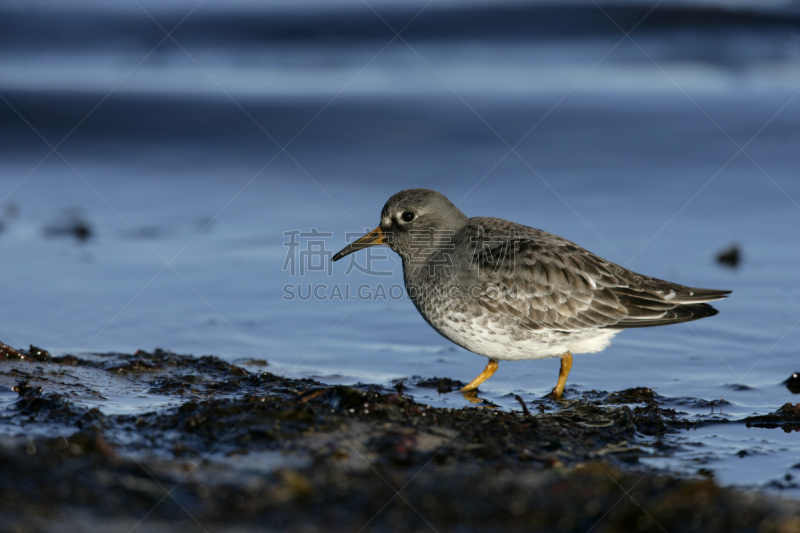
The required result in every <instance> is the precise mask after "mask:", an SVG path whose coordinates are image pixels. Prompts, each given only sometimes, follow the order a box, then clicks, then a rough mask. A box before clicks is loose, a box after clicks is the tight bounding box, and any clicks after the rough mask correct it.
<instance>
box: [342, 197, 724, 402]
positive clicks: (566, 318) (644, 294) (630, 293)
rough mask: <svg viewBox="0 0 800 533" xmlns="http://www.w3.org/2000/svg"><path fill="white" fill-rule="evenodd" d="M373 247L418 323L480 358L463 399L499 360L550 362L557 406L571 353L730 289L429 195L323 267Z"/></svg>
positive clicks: (687, 317) (405, 200)
mask: <svg viewBox="0 0 800 533" xmlns="http://www.w3.org/2000/svg"><path fill="white" fill-rule="evenodd" d="M375 245H386V246H388V247H389V248H390V249H392V250H393V251H394V252H396V253H397V254H398V255H399V256H400V258H401V259H402V265H403V279H404V282H405V286H406V293H407V294H408V296H409V298H410V299H411V301H412V302H413V303H414V305H415V307H416V308H417V310H418V311H419V313H420V314H421V315H422V317H423V318H424V319H425V321H426V322H427V323H428V324H429V325H430V326H431V327H432V328H433V329H435V330H436V331H437V332H438V333H440V334H441V335H442V336H444V337H445V338H447V339H449V340H450V341H452V342H454V343H455V344H457V345H459V346H461V347H462V348H465V349H466V350H469V351H471V352H473V353H476V354H478V355H483V356H485V357H487V358H488V359H489V361H488V363H487V365H486V368H485V369H484V370H483V372H481V373H480V374H479V375H478V376H477V377H476V378H475V379H473V380H472V381H471V382H469V383H468V384H467V385H465V386H464V387H463V388H462V389H461V392H464V393H466V392H468V391H473V390H474V389H476V388H477V387H478V386H479V385H480V384H481V383H483V382H484V381H486V380H487V379H489V378H490V377H491V376H492V375H493V374H494V373H495V371H496V370H497V368H498V364H499V361H515V360H529V359H543V358H551V357H560V358H561V368H560V371H559V375H558V381H557V382H556V385H555V387H554V388H553V390H552V391H551V392H550V393H549V394H548V396H550V397H552V398H554V399H561V398H562V395H563V393H564V387H565V385H566V382H567V376H568V375H569V372H570V370H571V368H572V355H573V354H581V353H594V352H599V351H601V350H604V349H605V348H607V347H608V346H609V344H610V343H611V339H612V338H613V337H614V336H615V335H616V334H617V333H619V332H620V331H621V330H623V329H628V328H643V327H651V326H664V325H668V324H678V323H681V322H690V321H692V320H699V319H701V318H706V317H710V316H714V315H716V314H717V313H718V312H719V311H717V310H716V309H715V308H713V307H712V306H710V305H708V302H713V301H717V300H722V299H723V298H726V297H727V296H728V295H729V294H730V293H731V292H732V291H727V290H714V289H699V288H692V287H686V286H683V285H678V284H676V283H671V282H669V281H664V280H661V279H656V278H652V277H649V276H645V275H642V274H637V273H636V272H633V271H632V270H629V269H627V268H625V267H622V266H620V265H617V264H615V263H612V262H611V261H608V260H606V259H603V258H601V257H599V256H598V255H595V254H594V253H592V252H590V251H588V250H586V249H584V248H582V247H580V246H578V245H577V244H575V243H573V242H570V241H568V240H567V239H564V238H562V237H559V236H558V235H554V234H552V233H548V232H546V231H543V230H540V229H535V228H532V227H528V226H524V225H522V224H516V223H514V222H509V221H507V220H503V219H500V218H492V217H474V218H468V217H467V216H466V215H465V214H464V213H462V212H461V211H460V210H459V209H458V208H457V207H456V206H455V205H454V204H453V203H452V202H450V200H448V199H447V198H446V197H445V196H444V195H442V194H441V193H439V192H436V191H433V190H430V189H408V190H404V191H400V192H398V193H397V194H395V195H393V196H392V197H391V198H389V200H388V201H387V202H386V204H385V205H384V206H383V210H382V211H381V218H380V225H379V226H378V227H377V228H375V229H374V230H372V231H371V232H369V233H367V234H366V235H364V236H363V237H361V238H359V239H357V240H356V241H354V242H352V243H350V244H348V245H347V246H346V247H345V248H343V249H342V250H341V251H340V252H338V253H337V254H335V255H334V256H333V257H332V260H333V261H338V260H339V259H342V258H343V257H345V256H347V255H349V254H351V253H353V252H356V251H358V250H362V249H364V248H367V247H370V246H375ZM473 394H474V393H473Z"/></svg>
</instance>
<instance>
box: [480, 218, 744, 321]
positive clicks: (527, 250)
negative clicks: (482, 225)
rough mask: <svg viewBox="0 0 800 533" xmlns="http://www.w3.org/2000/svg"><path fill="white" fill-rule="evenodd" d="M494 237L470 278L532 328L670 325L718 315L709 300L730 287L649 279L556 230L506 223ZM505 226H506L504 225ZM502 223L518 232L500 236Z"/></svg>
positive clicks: (485, 242) (491, 305)
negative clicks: (562, 236) (546, 230)
mask: <svg viewBox="0 0 800 533" xmlns="http://www.w3.org/2000/svg"><path fill="white" fill-rule="evenodd" d="M472 220H473V221H481V222H483V221H486V224H487V225H488V226H493V227H492V228H491V229H492V232H491V236H490V237H485V236H484V233H483V231H481V232H480V233H477V234H476V235H477V236H478V237H477V238H476V237H475V236H473V237H472V238H471V239H470V241H471V242H474V243H475V246H474V247H473V249H472V258H471V260H472V262H471V263H470V264H472V265H474V266H475V268H474V269H472V270H471V271H470V273H469V274H468V276H467V281H468V282H469V283H470V284H471V286H474V284H475V283H478V284H480V286H481V291H480V294H479V303H480V305H481V306H482V307H483V308H484V309H485V310H486V311H487V312H489V313H491V314H495V313H500V314H502V315H503V316H513V317H515V319H516V320H517V321H518V323H519V324H520V325H521V326H523V327H525V328H526V329H530V330H538V329H555V330H564V331H569V330H580V329H587V328H613V329H625V328H634V327H651V326H662V325H666V324H676V323H680V322H688V321H691V320H698V319H700V318H705V317H708V316H713V315H715V314H717V312H718V311H717V310H716V309H714V308H713V307H711V306H710V305H708V304H707V303H706V302H712V301H716V300H721V299H723V298H725V297H727V296H728V294H730V291H720V290H713V289H698V288H692V287H685V286H683V285H678V284H676V283H671V282H668V281H664V280H660V279H657V278H652V277H648V276H643V275H641V274H637V273H636V272H633V271H631V270H628V269H626V268H624V267H622V266H619V265H617V264H614V263H612V262H610V261H606V260H605V259H603V258H601V257H599V256H597V255H595V254H593V253H591V252H589V251H587V250H585V249H583V248H581V247H580V246H578V245H576V244H574V243H572V242H570V241H567V240H566V239H562V238H561V237H558V236H556V235H553V234H550V233H547V232H544V231H541V230H537V229H534V228H528V227H525V226H520V225H518V224H512V223H510V222H506V221H501V220H499V219H486V218H484V219H472ZM503 225H505V226H503ZM497 226H503V229H505V230H510V231H508V234H509V235H510V237H509V238H507V239H502V238H500V239H498V230H497Z"/></svg>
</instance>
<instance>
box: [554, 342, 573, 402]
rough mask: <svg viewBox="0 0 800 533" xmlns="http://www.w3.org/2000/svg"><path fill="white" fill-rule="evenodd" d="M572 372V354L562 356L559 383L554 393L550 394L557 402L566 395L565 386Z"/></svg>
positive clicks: (567, 353)
mask: <svg viewBox="0 0 800 533" xmlns="http://www.w3.org/2000/svg"><path fill="white" fill-rule="evenodd" d="M570 370H572V354H571V353H569V352H566V353H564V354H562V355H561V371H559V373H558V383H556V386H555V388H554V389H553V392H551V393H550V396H552V397H553V398H555V399H556V400H558V399H559V398H561V395H562V394H563V393H564V385H566V384H567V376H569V371H570Z"/></svg>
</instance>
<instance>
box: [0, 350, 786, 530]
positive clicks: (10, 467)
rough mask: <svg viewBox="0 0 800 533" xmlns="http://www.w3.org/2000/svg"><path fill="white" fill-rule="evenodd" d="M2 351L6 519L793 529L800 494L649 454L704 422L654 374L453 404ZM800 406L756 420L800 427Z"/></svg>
mask: <svg viewBox="0 0 800 533" xmlns="http://www.w3.org/2000/svg"><path fill="white" fill-rule="evenodd" d="M5 358H6V360H5V361H4V362H3V363H0V378H3V379H6V380H14V383H13V390H14V391H15V392H16V393H17V394H18V398H17V399H16V400H15V401H13V402H11V404H10V405H9V407H8V409H6V410H5V411H4V412H0V417H2V418H0V424H3V425H4V426H5V431H4V433H2V436H0V471H2V472H3V475H2V476H0V494H2V498H0V516H2V517H3V524H2V525H1V526H0V530H3V531H5V530H9V531H51V530H52V531H56V530H60V531H62V530H67V531H73V530H74V531H78V530H96V531H129V530H131V529H133V528H134V527H139V526H137V524H139V523H140V521H142V520H143V522H141V527H142V530H143V531H148V530H164V531H167V530H170V531H171V530H175V529H177V528H182V527H191V528H192V529H193V530H194V529H200V530H202V528H205V529H206V530H208V531H215V530H218V529H219V528H222V529H225V530H228V529H230V528H234V529H236V530H237V531H245V532H248V531H286V530H291V531H359V530H362V528H364V531H384V530H392V531H417V530H419V531H431V530H435V531H452V530H459V531H498V530H502V531H511V532H514V531H587V530H590V529H591V530H592V531H598V532H605V531H648V530H650V531H662V530H666V531H689V530H702V531H725V532H728V531H753V532H756V531H758V532H762V531H766V532H772V531H775V532H779V531H781V532H785V531H798V530H800V520H798V518H797V517H798V516H800V504H798V503H797V502H792V501H790V500H783V499H780V498H775V497H767V496H762V495H758V494H755V493H746V492H740V491H736V490H732V489H725V488H721V487H719V486H718V485H716V484H715V483H714V481H713V479H680V478H676V477H674V476H672V475H669V474H667V473H665V472H660V471H657V470H654V469H652V468H650V467H645V466H643V465H641V463H640V460H641V459H642V458H645V457H653V456H656V457H657V456H659V455H668V454H670V453H674V451H675V450H676V449H677V448H678V444H677V443H676V441H675V440H674V439H673V438H672V437H673V436H674V435H675V434H677V433H678V432H681V431H684V430H686V429H689V428H691V427H696V425H697V424H698V423H700V422H697V421H694V422H692V421H690V420H689V419H688V418H687V417H685V416H684V415H683V413H680V412H678V411H677V410H675V409H671V408H667V407H665V406H664V403H665V401H664V399H663V398H661V397H659V396H658V395H657V394H655V393H654V392H653V391H652V390H650V389H644V388H638V389H629V390H625V391H620V392H615V393H611V394H608V393H603V392H591V393H587V394H586V395H585V396H584V397H583V398H580V399H577V400H570V401H565V402H554V401H550V400H542V401H541V402H534V403H531V404H528V405H525V404H524V403H523V405H524V409H521V410H520V411H501V410H498V409H492V408H486V407H487V405H486V404H470V403H469V402H466V401H465V403H464V407H461V408H455V409H446V408H434V407H430V406H427V405H424V404H420V403H418V402H415V401H414V399H413V398H411V397H410V396H409V395H408V394H406V391H405V389H404V386H402V385H401V384H398V386H397V387H395V388H384V387H380V386H376V385H359V386H355V387H345V386H328V385H326V384H323V383H320V382H317V381H313V380H309V379H301V380H295V379H287V378H283V377H280V376H275V375H273V374H271V373H269V372H249V371H247V370H245V369H244V368H241V367H239V366H236V365H232V364H230V363H226V362H224V361H221V360H219V359H217V358H215V357H200V358H194V357H190V356H183V355H176V354H172V353H171V352H166V351H162V350H157V351H155V352H152V353H148V352H137V353H135V354H131V355H124V354H104V355H100V356H94V357H91V358H78V357H73V356H63V357H53V356H51V355H50V354H48V353H47V352H46V351H44V350H40V349H34V348H31V350H29V351H28V352H19V355H18V356H13V355H11V356H10V355H8V354H6V355H5ZM71 368H81V369H82V371H89V372H97V373H99V374H98V375H102V376H105V377H111V378H113V379H114V380H118V383H119V384H120V387H122V386H131V384H133V385H136V386H140V387H142V390H146V391H147V392H148V393H149V394H153V395H158V397H168V398H172V399H174V400H175V401H174V403H173V404H171V406H167V407H164V408H162V409H158V410H153V411H151V412H145V413H141V414H137V415H130V414H128V415H106V414H103V412H101V410H100V409H98V408H89V407H87V406H85V405H84V402H83V399H84V398H87V397H91V398H95V399H98V398H99V400H98V401H102V398H103V396H102V395H103V391H100V390H97V391H91V390H88V389H87V388H86V385H85V384H83V385H84V387H83V388H80V387H73V386H66V385H64V383H66V382H67V381H66V376H67V374H68V373H69V372H70V369H71ZM411 384H412V385H413V386H415V387H425V386H429V387H435V388H437V389H455V388H456V387H459V386H460V384H459V383H457V382H450V381H448V380H444V379H437V378H433V379H428V380H425V379H421V378H420V379H416V378H414V379H412V380H411ZM90 388H91V387H89V389H90ZM92 392H95V393H96V395H92V394H91V393H92ZM673 405H674V404H673ZM489 407H490V406H489ZM797 410H798V407H797V406H791V405H790V404H787V406H784V407H783V408H781V409H780V410H779V411H777V412H776V413H773V414H771V415H768V416H766V417H751V418H750V419H747V422H746V423H747V424H753V425H755V424H777V426H776V427H782V428H784V430H787V427H788V430H797V426H796V425H792V424H797V420H798V412H797ZM723 420H724V419H722V418H709V419H708V420H707V421H704V422H702V423H721V422H722V421H723ZM787 424H788V426H787ZM767 427H772V426H767ZM198 524H199V525H201V526H202V528H200V527H199V526H198ZM4 528H7V529H4Z"/></svg>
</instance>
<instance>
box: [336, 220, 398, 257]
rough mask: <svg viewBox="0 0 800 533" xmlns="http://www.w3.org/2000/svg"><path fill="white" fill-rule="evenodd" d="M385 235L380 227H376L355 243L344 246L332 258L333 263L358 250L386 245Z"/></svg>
mask: <svg viewBox="0 0 800 533" xmlns="http://www.w3.org/2000/svg"><path fill="white" fill-rule="evenodd" d="M386 237H387V235H386V233H384V232H382V231H381V227H380V226H378V227H377V228H375V229H374V230H372V231H370V232H369V233H367V234H366V235H364V236H363V237H361V238H360V239H358V240H357V241H355V242H351V243H350V244H348V245H347V246H345V247H344V248H343V249H342V250H341V251H340V252H339V253H338V254H336V255H334V256H333V260H334V261H338V260H339V259H341V258H342V257H344V256H346V255H350V254H352V253H353V252H357V251H358V250H363V249H364V248H369V247H370V246H375V245H377V244H386Z"/></svg>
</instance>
